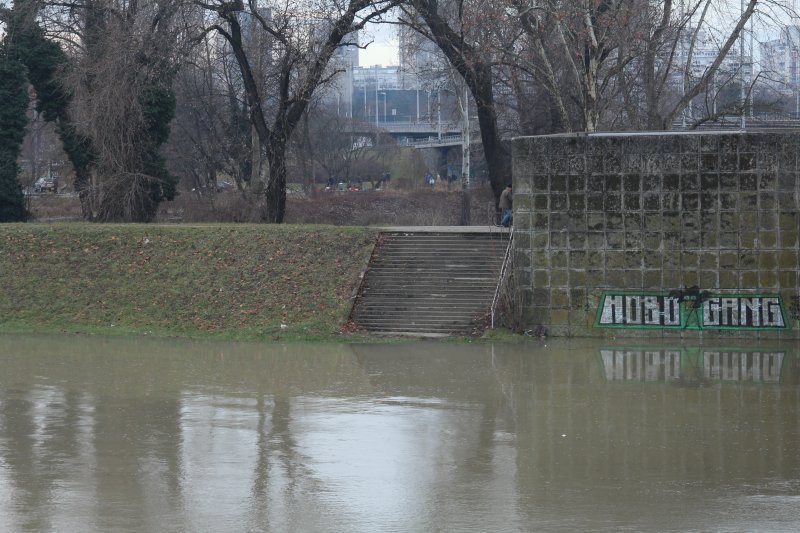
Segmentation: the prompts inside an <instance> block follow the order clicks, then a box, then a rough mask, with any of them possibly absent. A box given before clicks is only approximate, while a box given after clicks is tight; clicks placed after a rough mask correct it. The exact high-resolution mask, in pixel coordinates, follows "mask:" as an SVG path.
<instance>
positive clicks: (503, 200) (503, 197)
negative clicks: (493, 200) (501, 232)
mask: <svg viewBox="0 0 800 533" xmlns="http://www.w3.org/2000/svg"><path fill="white" fill-rule="evenodd" d="M513 202H514V198H513V196H512V194H511V184H510V183H509V184H508V185H506V188H505V189H503V192H502V193H500V201H499V202H498V204H497V206H498V207H499V208H500V209H502V210H503V219H502V220H501V221H500V225H501V226H503V227H504V228H507V227H508V226H510V225H511V205H512V204H513Z"/></svg>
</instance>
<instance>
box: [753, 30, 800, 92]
mask: <svg viewBox="0 0 800 533" xmlns="http://www.w3.org/2000/svg"><path fill="white" fill-rule="evenodd" d="M798 50H800V26H797V25H789V26H784V27H783V28H781V33H780V36H779V37H778V38H777V39H775V40H772V41H767V42H765V43H762V44H761V50H760V51H761V72H762V73H763V75H764V76H763V77H764V78H765V81H766V82H772V85H773V86H775V87H776V88H777V89H778V90H781V89H783V90H785V91H795V90H797V88H798V81H800V80H798V69H799V67H800V62H798Z"/></svg>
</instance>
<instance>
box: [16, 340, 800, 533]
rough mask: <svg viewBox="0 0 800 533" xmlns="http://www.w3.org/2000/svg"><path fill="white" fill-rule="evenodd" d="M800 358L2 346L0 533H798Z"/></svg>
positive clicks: (564, 349)
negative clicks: (454, 532) (622, 532)
mask: <svg viewBox="0 0 800 533" xmlns="http://www.w3.org/2000/svg"><path fill="white" fill-rule="evenodd" d="M798 353H800V352H798V350H797V346H796V345H789V346H787V345H758V346H739V347H736V348H735V349H734V348H731V347H730V346H727V347H725V348H724V349H720V348H715V347H711V346H705V347H681V346H677V347H676V346H653V347H638V346H637V347H635V348H631V347H628V346H624V345H607V344H598V343H596V342H590V341H581V342H578V341H572V342H569V341H564V342H553V341H548V343H547V345H545V344H542V343H529V344H519V345H494V346H492V345H477V346H475V345H451V344H438V343H418V344H407V345H392V346H385V345H380V346H370V345H356V346H346V345H320V344H317V345H290V346H280V345H258V344H235V343H212V342H208V343H203V342H191V341H178V340H156V339H138V338H136V339H122V338H119V339H117V338H115V339H103V338H81V337H24V336H2V337H0V365H2V366H1V368H2V373H0V531H76V532H78V531H80V532H84V531H111V530H116V531H378V530H380V531H443V530H457V531H470V530H472V531H515V530H518V531H539V530H541V531H552V530H565V531H566V530H606V531H619V530H626V529H627V530H632V531H639V530H660V531H664V530H675V531H685V530H700V531H705V530H714V531H743V530H776V531H778V530H781V531H796V530H800V518H798V512H797V509H798V508H800V499H799V498H800V452H798V443H799V442H800V416H799V415H798V410H799V408H800V386H799V385H798V383H800V359H799V356H798Z"/></svg>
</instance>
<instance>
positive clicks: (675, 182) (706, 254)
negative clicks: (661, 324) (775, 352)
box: [514, 132, 800, 337]
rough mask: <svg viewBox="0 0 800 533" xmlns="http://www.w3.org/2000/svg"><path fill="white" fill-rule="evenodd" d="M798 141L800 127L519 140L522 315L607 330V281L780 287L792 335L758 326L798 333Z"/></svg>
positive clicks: (550, 324)
mask: <svg viewBox="0 0 800 533" xmlns="http://www.w3.org/2000/svg"><path fill="white" fill-rule="evenodd" d="M799 150H800V132H761V133H744V134H742V133H737V132H719V133H714V132H709V133H702V134H697V133H690V134H682V135H681V134H661V135H659V134H652V135H630V136H624V135H607V136H603V135H598V136H546V137H528V138H520V139H516V140H515V141H514V225H515V228H516V229H515V242H514V265H515V275H516V280H517V283H518V286H519V287H521V290H522V291H523V293H524V294H523V295H524V298H523V299H522V300H523V301H524V302H525V307H526V319H527V322H528V323H529V324H530V325H531V326H532V327H536V326H545V327H547V328H548V331H549V333H550V334H551V335H604V334H608V333H609V332H608V331H607V330H606V331H602V330H598V329H597V328H594V327H593V322H594V319H595V315H596V311H597V305H598V300H599V298H600V294H601V293H602V291H603V290H609V289H618V290H642V291H648V290H649V291H659V290H660V291H668V290H673V289H680V288H683V287H692V286H698V287H699V288H700V289H701V290H709V291H728V292H731V291H733V292H736V291H738V292H742V291H749V292H751V293H752V292H754V291H755V292H758V291H760V292H769V293H780V294H781V296H782V298H783V300H784V302H785V305H786V308H787V310H788V314H789V315H790V316H789V318H790V322H791V324H792V326H793V327H792V330H793V331H792V333H791V334H786V333H783V334H776V333H768V334H767V333H763V332H759V333H758V335H760V336H776V335H783V336H792V337H797V336H798V326H800V322H798V319H800V316H799V315H800V310H799V309H798V308H799V307H800V305H799V304H798V302H800V298H798V287H800V266H799V264H800V242H799V241H800V237H799V235H800V214H799V212H800V179H798V172H800V168H799V167H798V151H799ZM632 333H635V332H632ZM703 333H705V334H706V335H707V334H708V332H703ZM613 334H615V335H617V334H619V332H613ZM640 334H641V335H647V336H652V335H654V334H656V335H661V334H674V332H670V333H668V332H653V331H648V332H640ZM698 334H701V333H700V332H682V335H690V336H691V335H698ZM731 334H732V333H731V332H726V333H725V335H731ZM750 334H751V335H752V334H755V332H750Z"/></svg>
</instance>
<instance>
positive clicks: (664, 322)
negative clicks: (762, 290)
mask: <svg viewBox="0 0 800 533" xmlns="http://www.w3.org/2000/svg"><path fill="white" fill-rule="evenodd" d="M788 324H789V322H788V320H787V317H786V312H785V310H784V307H783V301H782V300H781V297H780V295H777V294H748V295H741V294H738V295H737V294H714V293H712V292H709V291H701V290H700V289H699V288H698V287H690V288H686V289H678V290H673V291H669V292H633V291H605V292H603V294H602V295H601V297H600V304H599V305H598V308H597V316H596V318H595V324H594V325H595V327H599V328H660V329H736V330H783V329H787V328H788Z"/></svg>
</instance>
